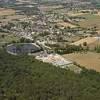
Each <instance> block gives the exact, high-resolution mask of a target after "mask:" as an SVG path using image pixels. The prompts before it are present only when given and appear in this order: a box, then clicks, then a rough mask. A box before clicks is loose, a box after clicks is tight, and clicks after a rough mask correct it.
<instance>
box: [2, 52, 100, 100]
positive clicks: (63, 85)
mask: <svg viewBox="0 0 100 100" xmlns="http://www.w3.org/2000/svg"><path fill="white" fill-rule="evenodd" d="M99 93H100V74H99V73H96V72H95V71H88V70H85V69H83V72H82V73H81V74H79V75H78V74H75V73H74V72H71V71H69V70H65V69H61V68H59V67H54V66H52V65H49V64H45V63H42V62H39V61H37V60H35V59H34V58H33V57H28V56H25V55H23V56H12V55H9V54H7V53H5V51H2V50H0V100H89V99H90V100H100V95H99Z"/></svg>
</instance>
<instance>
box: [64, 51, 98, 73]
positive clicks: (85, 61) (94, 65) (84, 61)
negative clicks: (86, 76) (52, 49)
mask: <svg viewBox="0 0 100 100" xmlns="http://www.w3.org/2000/svg"><path fill="white" fill-rule="evenodd" d="M63 57H64V58H66V59H67V60H71V61H73V62H76V63H78V64H80V65H81V66H84V67H85V68H87V69H93V70H96V71H98V72H100V54H98V53H93V52H87V53H72V54H65V55H63Z"/></svg>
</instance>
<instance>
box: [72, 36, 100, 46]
mask: <svg viewBox="0 0 100 100" xmlns="http://www.w3.org/2000/svg"><path fill="white" fill-rule="evenodd" d="M96 41H98V38H96V37H87V38H84V39H80V40H78V41H76V42H74V43H72V45H80V44H81V45H83V43H84V42H87V44H88V45H90V44H92V43H95V42H96Z"/></svg>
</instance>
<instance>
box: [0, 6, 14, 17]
mask: <svg viewBox="0 0 100 100" xmlns="http://www.w3.org/2000/svg"><path fill="white" fill-rule="evenodd" d="M15 13H16V11H15V10H13V9H5V8H0V16H6V15H13V14H15Z"/></svg>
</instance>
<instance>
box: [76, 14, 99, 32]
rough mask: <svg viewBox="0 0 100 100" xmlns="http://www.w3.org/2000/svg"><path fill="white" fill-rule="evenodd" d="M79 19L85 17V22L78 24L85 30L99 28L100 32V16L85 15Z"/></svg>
mask: <svg viewBox="0 0 100 100" xmlns="http://www.w3.org/2000/svg"><path fill="white" fill-rule="evenodd" d="M79 17H84V18H85V20H84V21H80V22H79V23H78V24H79V25H80V26H81V27H84V28H92V27H95V26H96V27H97V29H98V30H100V16H99V15H93V14H84V15H80V16H79Z"/></svg>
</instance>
